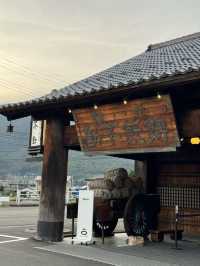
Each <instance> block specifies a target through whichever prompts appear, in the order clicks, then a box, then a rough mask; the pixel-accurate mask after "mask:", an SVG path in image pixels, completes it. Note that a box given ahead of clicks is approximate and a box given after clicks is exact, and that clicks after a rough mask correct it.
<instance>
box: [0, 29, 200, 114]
mask: <svg viewBox="0 0 200 266" xmlns="http://www.w3.org/2000/svg"><path fill="white" fill-rule="evenodd" d="M193 71H200V32H199V33H195V34H192V35H187V36H184V37H181V38H177V39H174V40H171V41H167V42H163V43H159V44H154V45H149V47H148V48H147V50H146V51H145V52H144V53H142V54H140V55H138V56H135V57H132V58H131V59H129V60H126V61H124V62H122V63H120V64H117V65H114V66H112V67H110V68H108V69H106V70H104V71H102V72H99V73H97V74H94V75H92V76H90V77H88V78H86V79H83V80H81V81H78V82H76V83H74V84H71V85H68V86H66V87H64V88H62V89H60V90H53V91H52V92H51V93H49V94H47V95H45V96H43V97H40V98H37V99H34V100H31V101H28V102H23V103H17V104H15V105H7V106H3V107H0V113H1V112H2V110H4V111H5V110H6V109H8V108H12V107H13V108H14V107H19V106H20V105H21V106H31V105H34V104H37V103H40V104H43V103H45V102H51V101H54V102H55V101H57V100H58V101H59V102H60V101H64V100H66V99H67V98H69V97H76V96H77V95H90V94H91V93H95V92H99V91H102V90H104V91H106V90H109V89H111V88H112V89H113V90H114V89H115V88H116V87H120V86H124V85H125V86H126V85H129V84H132V85H135V84H139V83H140V84H142V83H143V82H146V81H151V80H155V79H162V78H164V77H168V76H176V75H178V74H186V73H188V72H193Z"/></svg>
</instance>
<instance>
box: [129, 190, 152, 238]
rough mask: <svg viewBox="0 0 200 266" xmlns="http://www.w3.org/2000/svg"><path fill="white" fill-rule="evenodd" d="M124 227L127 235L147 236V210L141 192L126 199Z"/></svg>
mask: <svg viewBox="0 0 200 266" xmlns="http://www.w3.org/2000/svg"><path fill="white" fill-rule="evenodd" d="M124 227H125V231H126V233H127V235H128V236H131V235H134V236H143V237H144V238H146V237H147V235H148V223H147V212H146V210H145V202H144V195H143V194H138V195H136V196H135V197H131V198H130V199H129V200H128V202H127V204H126V207H125V211H124Z"/></svg>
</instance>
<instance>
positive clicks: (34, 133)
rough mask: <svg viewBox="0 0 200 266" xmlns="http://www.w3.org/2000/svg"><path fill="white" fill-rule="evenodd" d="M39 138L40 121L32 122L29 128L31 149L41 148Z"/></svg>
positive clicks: (40, 130)
mask: <svg viewBox="0 0 200 266" xmlns="http://www.w3.org/2000/svg"><path fill="white" fill-rule="evenodd" d="M41 136H42V121H36V120H33V121H32V128H31V143H30V146H31V147H37V146H41V145H42V143H41Z"/></svg>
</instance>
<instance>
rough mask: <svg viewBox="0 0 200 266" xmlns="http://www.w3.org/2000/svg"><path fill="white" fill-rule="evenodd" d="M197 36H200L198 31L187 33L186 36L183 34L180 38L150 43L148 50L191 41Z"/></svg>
mask: <svg viewBox="0 0 200 266" xmlns="http://www.w3.org/2000/svg"><path fill="white" fill-rule="evenodd" d="M197 38H200V32H196V33H193V34H188V35H185V36H182V37H178V38H175V39H171V40H169V41H165V42H160V43H155V44H150V45H149V46H148V48H147V50H146V51H150V50H154V49H159V48H162V47H166V46H168V45H173V44H176V43H180V42H184V41H189V40H192V39H197Z"/></svg>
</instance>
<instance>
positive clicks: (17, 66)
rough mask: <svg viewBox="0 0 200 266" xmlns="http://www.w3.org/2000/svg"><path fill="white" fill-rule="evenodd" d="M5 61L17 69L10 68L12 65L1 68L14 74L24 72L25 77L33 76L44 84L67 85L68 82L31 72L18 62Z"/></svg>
mask: <svg viewBox="0 0 200 266" xmlns="http://www.w3.org/2000/svg"><path fill="white" fill-rule="evenodd" d="M1 59H2V58H1ZM3 60H4V61H7V62H10V64H13V65H14V66H15V69H13V66H11V68H10V64H8V63H3V64H2V63H0V66H1V67H3V68H6V69H7V70H9V71H13V72H15V73H17V74H20V75H21V74H22V73H21V71H22V72H23V75H24V74H26V75H29V76H30V75H31V76H33V77H34V78H36V79H38V80H41V81H43V82H48V83H52V82H54V83H58V84H60V83H65V84H66V81H63V80H57V79H55V78H53V79H52V78H50V77H48V76H46V75H45V76H44V75H43V74H40V73H38V72H34V71H32V70H30V69H29V68H27V67H24V66H23V65H19V64H17V63H16V62H14V61H11V60H8V59H3ZM20 68H21V69H22V70H19V69H20Z"/></svg>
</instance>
